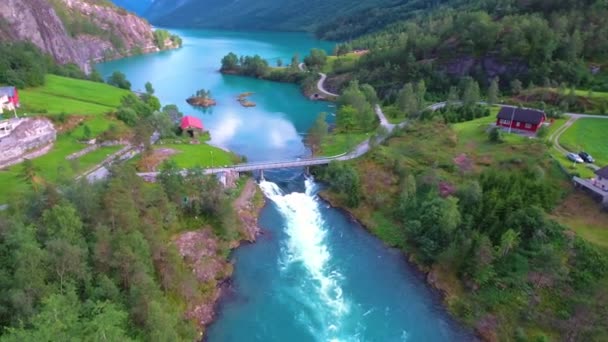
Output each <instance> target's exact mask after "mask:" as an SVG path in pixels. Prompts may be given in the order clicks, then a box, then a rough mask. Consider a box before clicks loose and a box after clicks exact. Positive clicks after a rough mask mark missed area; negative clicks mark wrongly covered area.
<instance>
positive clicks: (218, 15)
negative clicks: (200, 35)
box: [146, 0, 401, 31]
mask: <svg viewBox="0 0 608 342" xmlns="http://www.w3.org/2000/svg"><path fill="white" fill-rule="evenodd" d="M399 2H401V1H399V0H365V1H349V0H329V1H324V0H311V1H308V2H306V3H302V1H299V0H286V1H272V0H256V1H245V2H244V1H238V0H228V1H218V0H211V1H197V0H186V1H182V2H175V1H173V0H156V1H155V2H154V4H153V5H152V6H151V7H150V8H149V10H148V12H147V14H146V17H148V18H149V19H150V20H151V22H152V23H154V24H155V25H161V26H170V27H176V26H177V27H204V28H224V29H265V30H285V31H304V30H310V31H312V30H313V29H314V28H315V27H316V26H317V25H318V24H320V23H327V22H331V21H333V20H335V17H336V16H342V15H348V14H355V13H358V12H361V11H368V10H369V9H371V8H375V7H385V6H390V5H391V4H395V3H399Z"/></svg>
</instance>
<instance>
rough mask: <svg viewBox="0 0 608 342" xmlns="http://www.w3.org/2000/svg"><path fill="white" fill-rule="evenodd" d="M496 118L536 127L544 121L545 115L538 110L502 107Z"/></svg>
mask: <svg viewBox="0 0 608 342" xmlns="http://www.w3.org/2000/svg"><path fill="white" fill-rule="evenodd" d="M497 117H498V118H499V119H502V120H511V119H512V120H513V121H519V122H523V123H529V124H533V125H538V124H539V123H541V122H543V120H544V119H545V113H544V112H542V111H540V110H536V109H529V108H509V107H502V109H501V110H500V112H498V116H497Z"/></svg>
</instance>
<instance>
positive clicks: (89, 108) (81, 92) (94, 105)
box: [19, 75, 129, 115]
mask: <svg viewBox="0 0 608 342" xmlns="http://www.w3.org/2000/svg"><path fill="white" fill-rule="evenodd" d="M127 94H129V91H128V90H124V89H119V88H116V87H112V86H109V85H107V84H104V83H97V82H91V81H85V80H77V79H73V78H67V77H61V76H55V75H47V76H46V83H45V85H44V86H42V87H38V88H30V89H24V90H22V91H20V92H19V95H20V99H21V103H22V105H23V107H24V109H25V111H26V112H28V113H32V112H33V113H49V114H60V113H66V114H77V115H99V114H104V113H107V112H111V111H113V110H114V109H116V108H117V107H118V106H119V105H120V100H121V99H122V97H123V96H125V95H127Z"/></svg>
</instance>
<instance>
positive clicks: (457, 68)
mask: <svg viewBox="0 0 608 342" xmlns="http://www.w3.org/2000/svg"><path fill="white" fill-rule="evenodd" d="M439 64H440V69H441V70H443V71H444V72H445V73H447V74H448V75H450V76H458V77H463V76H467V75H472V74H474V73H475V72H482V73H483V74H484V75H487V76H488V79H492V78H494V77H497V76H502V75H510V76H513V75H524V74H526V73H528V70H529V67H528V65H527V64H526V63H525V62H523V61H516V60H513V61H504V60H501V59H500V58H498V57H494V56H482V57H473V56H461V57H457V58H453V59H449V60H447V61H442V62H439Z"/></svg>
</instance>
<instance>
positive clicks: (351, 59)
mask: <svg viewBox="0 0 608 342" xmlns="http://www.w3.org/2000/svg"><path fill="white" fill-rule="evenodd" d="M359 58H361V57H360V56H359V55H356V54H354V53H352V52H351V53H347V54H346V55H342V56H327V63H325V66H323V70H322V72H324V73H326V74H327V73H331V72H333V71H335V70H337V69H341V68H352V67H354V66H355V64H356V63H357V61H358V60H359Z"/></svg>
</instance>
